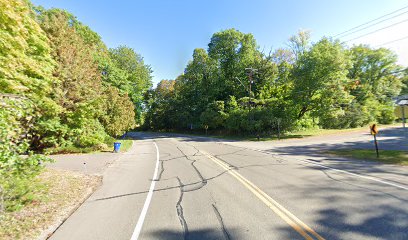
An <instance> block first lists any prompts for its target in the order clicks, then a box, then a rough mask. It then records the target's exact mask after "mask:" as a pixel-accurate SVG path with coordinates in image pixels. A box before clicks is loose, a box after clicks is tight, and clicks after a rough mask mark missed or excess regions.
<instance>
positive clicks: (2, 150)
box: [0, 96, 49, 212]
mask: <svg viewBox="0 0 408 240" xmlns="http://www.w3.org/2000/svg"><path fill="white" fill-rule="evenodd" d="M9 98H11V100H10V99H9ZM0 105H1V108H0V212H1V210H3V208H4V209H5V210H7V211H13V210H17V209H19V208H21V207H22V206H23V205H24V204H25V203H27V202H29V201H31V200H32V199H33V195H32V193H31V191H30V190H31V187H32V186H33V184H34V182H32V180H33V178H34V177H35V176H36V175H37V174H38V173H39V172H40V170H41V169H42V167H43V165H42V164H43V163H44V162H46V161H49V159H47V158H46V157H44V156H42V155H36V154H33V153H32V152H30V151H29V139H30V137H31V136H30V127H31V126H32V116H31V114H32V111H30V109H32V106H31V102H30V101H28V100H26V99H24V98H19V97H10V96H7V97H4V96H2V98H0ZM23 154H26V155H25V156H22V155H23ZM1 200H3V201H4V202H2V201H1Z"/></svg>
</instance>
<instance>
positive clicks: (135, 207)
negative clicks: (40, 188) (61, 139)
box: [49, 141, 156, 240]
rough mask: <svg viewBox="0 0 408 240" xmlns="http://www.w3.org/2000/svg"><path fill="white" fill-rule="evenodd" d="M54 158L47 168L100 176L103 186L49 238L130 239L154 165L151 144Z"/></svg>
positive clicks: (143, 143) (154, 158)
mask: <svg viewBox="0 0 408 240" xmlns="http://www.w3.org/2000/svg"><path fill="white" fill-rule="evenodd" d="M55 159H56V163H55V164H54V165H51V166H49V167H51V168H64V169H70V170H76V171H82V172H87V173H92V174H102V176H103V184H102V186H101V187H100V188H99V189H98V190H96V191H95V192H94V193H93V194H92V195H91V196H90V197H89V198H88V200H87V201H85V203H84V204H82V206H81V207H80V208H79V209H78V210H77V211H76V212H75V213H74V214H73V215H71V216H70V217H69V218H68V219H67V220H66V221H65V222H64V223H63V224H62V225H61V226H60V227H59V228H58V229H57V230H56V231H55V233H54V234H53V235H52V236H51V238H50V239H77V240H80V239H129V238H130V237H131V235H132V233H133V231H134V226H135V225H136V222H137V220H138V217H139V215H140V212H141V211H142V207H143V204H144V201H145V199H146V195H147V191H146V189H149V186H150V183H151V176H152V175H153V170H154V164H155V162H156V149H155V147H154V144H153V142H152V141H137V142H134V144H133V146H132V148H131V149H130V150H129V151H128V152H126V153H120V154H112V153H99V154H91V155H86V154H83V155H75V156H70V155H68V156H55ZM84 163H85V164H84ZM140 169H145V170H144V171H140ZM135 173H137V174H135Z"/></svg>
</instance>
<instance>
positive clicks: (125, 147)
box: [118, 139, 133, 152]
mask: <svg viewBox="0 0 408 240" xmlns="http://www.w3.org/2000/svg"><path fill="white" fill-rule="evenodd" d="M118 142H120V143H121V146H120V152H127V151H129V149H130V148H131V147H132V143H133V140H130V139H123V140H119V141H118Z"/></svg>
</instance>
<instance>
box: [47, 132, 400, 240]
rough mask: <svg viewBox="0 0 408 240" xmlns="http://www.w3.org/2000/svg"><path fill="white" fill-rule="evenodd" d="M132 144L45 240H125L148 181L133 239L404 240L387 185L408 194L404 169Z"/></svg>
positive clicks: (243, 150) (219, 148) (254, 151)
mask: <svg viewBox="0 0 408 240" xmlns="http://www.w3.org/2000/svg"><path fill="white" fill-rule="evenodd" d="M132 135H133V136H134V137H135V139H138V140H136V141H135V142H134V145H133V147H132V149H131V150H130V151H129V153H127V154H126V155H124V156H122V157H121V158H119V159H118V160H117V161H115V162H114V163H112V164H111V165H109V166H108V167H107V168H106V170H105V171H104V173H103V176H104V183H103V185H102V186H101V188H100V189H98V190H97V191H96V192H95V193H94V194H93V195H92V196H91V197H90V198H89V199H88V200H87V201H86V202H85V203H84V204H83V205H82V206H81V207H80V208H79V209H78V210H77V211H76V212H75V213H74V214H73V215H72V216H71V217H70V218H69V219H68V220H67V221H66V222H65V223H64V224H63V225H62V226H61V227H60V228H59V229H58V230H57V231H56V233H55V234H54V235H53V236H52V237H51V239H98V240H99V239H130V237H131V236H132V233H133V231H134V228H135V225H136V222H137V220H138V218H139V215H140V213H141V210H142V207H143V204H144V201H145V199H146V196H147V193H148V190H149V186H150V183H151V181H152V180H154V181H156V185H155V189H154V193H153V197H152V200H151V203H150V206H149V208H148V211H147V214H146V218H145V219H144V223H143V227H142V230H141V234H140V235H139V239H163V240H164V239H165V240H173V239H186V240H189V239H198V240H200V239H226V240H230V239H305V238H306V237H305V235H302V232H304V233H305V234H306V235H307V236H309V237H310V239H318V237H316V236H321V237H322V238H324V239H408V230H407V229H408V190H406V189H401V188H398V187H395V186H394V185H392V184H391V185H390V184H387V183H395V184H399V185H396V186H404V187H408V182H407V168H406V167H397V166H392V165H386V166H385V165H380V164H375V165H370V164H368V165H366V166H365V167H363V165H362V163H361V162H360V163H358V164H357V163H356V164H351V163H352V162H348V163H349V164H347V166H346V165H345V164H344V162H342V161H341V160H339V159H329V158H324V157H323V156H320V155H319V156H315V155H301V154H299V153H296V155H291V154H280V153H278V152H277V151H276V150H275V149H273V148H270V149H268V148H266V143H261V144H258V145H257V143H251V144H250V143H247V144H245V143H242V142H241V143H237V142H222V141H219V140H215V139H213V140H212V139H208V138H201V137H191V136H174V135H166V134H151V133H134V134H132ZM153 141H154V142H156V144H157V146H158V148H159V151H160V159H159V165H158V166H159V167H158V175H157V177H156V179H152V176H153V172H154V168H155V161H156V157H155V156H156V155H155V154H156V150H155V148H154V146H153ZM275 148H276V146H275ZM302 154H304V153H302ZM209 155H210V156H211V157H208V156H209ZM211 158H213V160H211ZM302 159H307V161H301V160H302ZM312 160H313V161H316V162H318V163H319V164H327V165H329V166H330V167H331V168H334V169H340V170H342V169H343V170H345V171H350V172H352V173H354V174H355V175H352V174H348V173H347V172H339V171H333V169H329V168H322V167H320V166H319V165H315V164H313V162H311V161H312ZM337 162H341V164H340V163H339V164H336V163H337ZM220 166H221V167H220ZM357 174H361V175H362V176H372V177H376V178H378V179H379V180H380V181H373V180H371V179H370V178H361V177H358V176H357ZM285 217H286V218H287V219H285ZM288 219H289V220H288ZM290 223H293V224H292V225H291V224H290ZM296 226H299V228H301V229H300V230H299V229H296ZM303 230H304V231H303ZM310 230H312V231H315V232H316V233H318V234H319V235H313V234H311V233H310V232H311V231H310ZM306 239H307V238H306Z"/></svg>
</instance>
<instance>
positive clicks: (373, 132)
mask: <svg viewBox="0 0 408 240" xmlns="http://www.w3.org/2000/svg"><path fill="white" fill-rule="evenodd" d="M370 132H371V135H373V136H374V144H375V152H376V153H377V158H378V157H380V154H379V153H378V143H377V134H378V128H377V125H376V124H373V125H371V126H370Z"/></svg>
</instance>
